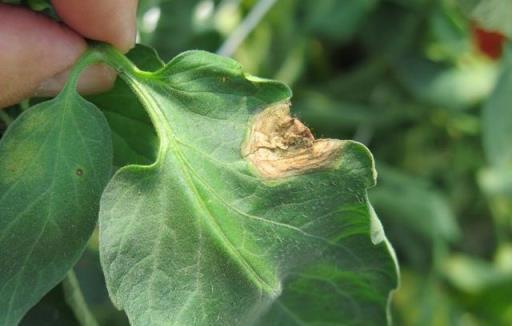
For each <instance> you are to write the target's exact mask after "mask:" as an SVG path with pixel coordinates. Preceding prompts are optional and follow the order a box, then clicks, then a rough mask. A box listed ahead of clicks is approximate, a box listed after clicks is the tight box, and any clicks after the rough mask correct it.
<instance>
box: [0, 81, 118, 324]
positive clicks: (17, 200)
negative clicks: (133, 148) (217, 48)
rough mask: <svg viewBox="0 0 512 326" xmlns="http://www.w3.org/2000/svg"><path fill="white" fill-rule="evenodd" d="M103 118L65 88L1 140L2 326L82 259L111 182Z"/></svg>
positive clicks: (15, 319)
mask: <svg viewBox="0 0 512 326" xmlns="http://www.w3.org/2000/svg"><path fill="white" fill-rule="evenodd" d="M111 152H112V149H111V140H110V132H109V129H108V125H107V123H106V120H105V118H104V117H103V116H102V114H101V113H100V112H99V110H98V109H97V108H96V107H94V106H93V105H92V104H91V103H89V102H87V101H85V100H84V99H83V98H81V97H80V96H79V95H78V94H77V93H76V91H75V90H74V89H71V87H67V88H66V90H65V91H63V92H62V93H61V94H60V95H59V96H58V97H56V98H55V99H53V100H50V101H47V102H43V103H40V104H38V105H36V106H34V107H33V108H31V109H30V110H28V111H26V112H25V113H24V114H22V115H21V116H20V117H19V118H18V119H17V120H16V121H15V122H14V123H13V125H12V126H11V127H10V128H9V130H8V131H7V133H6V134H5V135H4V137H3V138H2V140H1V141H0V248H1V249H0V261H1V263H2V265H1V270H0V325H15V324H17V323H18V322H19V321H20V319H21V318H22V317H23V315H24V314H25V313H26V312H27V311H28V309H29V308H30V307H32V306H33V305H34V304H36V303H37V302H38V301H39V300H40V299H41V298H42V297H43V295H44V294H45V293H46V292H48V291H49V290H50V289H51V288H53V287H54V286H55V285H57V283H58V282H60V281H61V280H62V279H63V278H64V277H65V275H66V272H67V271H68V270H69V269H70V268H71V267H72V266H73V265H74V264H75V263H76V261H77V260H78V259H79V257H80V255H81V253H82V251H83V249H84V248H85V245H86V243H87V240H88V239H89V237H90V235H91V233H92V231H93V229H94V226H95V224H96V218H97V213H98V209H99V199H100V195H101V192H102V190H103V187H104V186H105V185H106V184H107V182H108V180H109V178H110V171H111V164H112V163H111V161H112V153H111Z"/></svg>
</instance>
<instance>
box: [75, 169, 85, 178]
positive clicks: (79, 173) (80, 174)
mask: <svg viewBox="0 0 512 326" xmlns="http://www.w3.org/2000/svg"><path fill="white" fill-rule="evenodd" d="M75 174H76V175H77V176H79V177H81V176H83V175H84V170H82V169H76V171H75Z"/></svg>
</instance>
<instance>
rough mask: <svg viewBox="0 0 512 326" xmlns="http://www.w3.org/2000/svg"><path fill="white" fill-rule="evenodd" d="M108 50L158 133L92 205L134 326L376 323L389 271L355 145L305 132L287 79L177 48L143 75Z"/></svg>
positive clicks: (366, 172)
mask: <svg viewBox="0 0 512 326" xmlns="http://www.w3.org/2000/svg"><path fill="white" fill-rule="evenodd" d="M105 51H107V53H108V54H107V55H106V57H107V61H109V62H110V63H111V64H112V65H114V66H115V67H116V68H117V69H118V70H119V71H122V75H121V76H122V77H123V78H124V79H125V80H126V81H127V83H128V84H129V85H130V87H131V88H132V89H133V90H134V92H135V93H136V94H137V96H138V97H139V99H140V101H141V102H142V103H143V105H144V107H145V108H146V110H147V111H148V113H149V115H150V117H151V119H152V122H153V124H154V126H155V128H156V130H157V133H158V136H159V139H160V147H159V152H158V156H157V159H156V161H155V162H154V163H153V164H151V165H147V166H141V165H130V166H126V167H124V168H122V169H120V170H119V171H118V172H117V173H116V175H115V176H114V178H113V180H112V181H111V182H110V184H109V185H108V186H107V189H106V190H105V192H104V194H103V197H102V202H101V210H100V253H101V259H102V265H103V269H104V273H105V277H106V281H107V287H108V290H109V293H110V295H111V298H112V300H113V302H114V303H115V304H116V305H117V306H118V307H119V308H122V309H124V310H125V311H126V313H127V315H128V317H129V319H130V321H131V323H132V324H133V325H249V324H256V323H259V324H261V325H269V324H274V325H297V324H301V325H302V324H308V325H309V324H316V325H319V324H330V325H348V324H361V325H383V324H385V323H386V318H387V314H386V307H387V305H388V299H389V293H390V291H391V290H392V289H394V288H395V287H396V285H397V270H396V263H395V260H394V258H393V254H392V253H391V249H390V246H389V244H388V242H387V241H386V240H385V236H384V234H383V231H382V228H381V226H380V222H379V221H378V219H377V218H376V216H375V215H374V213H373V210H372V208H371V206H370V204H369V202H368V200H367V195H366V189H367V188H368V187H371V186H373V185H374V183H375V171H374V166H373V160H372V157H371V155H370V153H369V152H368V150H367V149H366V148H365V147H364V146H363V145H361V144H359V143H355V142H351V141H338V140H318V141H313V139H312V136H311V134H310V132H309V130H308V129H307V128H306V127H304V126H303V125H302V124H301V123H300V122H299V121H298V120H296V119H292V118H290V117H289V116H288V115H287V110H288V105H287V101H288V100H289V98H290V96H291V94H290V91H289V89H288V88H287V87H286V86H285V85H283V84H281V83H278V82H273V81H268V80H261V79H258V78H255V77H252V76H248V75H246V74H244V73H243V72H242V70H241V67H240V66H239V65H238V64H237V63H236V62H235V61H233V60H231V59H227V58H223V57H219V56H215V55H213V54H209V53H206V52H200V51H192V52H186V53H184V54H182V55H179V56H178V57H176V58H174V59H173V60H172V61H171V62H170V63H169V64H168V65H166V67H165V68H164V69H161V70H159V71H157V72H155V73H149V72H143V71H140V70H138V69H137V68H134V67H133V66H132V65H131V63H129V62H126V60H125V59H124V58H123V57H122V56H120V55H118V54H116V53H114V52H113V51H112V50H105ZM284 131H288V132H284ZM267 141H270V143H266V142H267ZM265 144H266V145H265ZM265 146H267V147H268V146H270V148H272V150H270V149H265V148H264V147H265ZM277 147H279V148H280V149H279V148H277ZM269 151H270V152H269ZM301 153H302V155H303V156H301ZM313 153H316V154H313ZM266 155H270V156H272V155H277V157H274V158H275V160H272V159H270V158H269V161H265V157H266ZM297 157H299V158H300V157H302V159H303V160H301V159H297Z"/></svg>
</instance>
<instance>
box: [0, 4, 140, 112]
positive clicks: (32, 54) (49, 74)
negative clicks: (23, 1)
mask: <svg viewBox="0 0 512 326" xmlns="http://www.w3.org/2000/svg"><path fill="white" fill-rule="evenodd" d="M52 4H53V6H54V8H55V10H56V11H57V13H58V15H59V17H60V18H61V19H62V22H63V23H57V22H55V21H53V20H51V19H50V18H47V17H45V16H43V15H41V14H38V13H35V12H33V11H30V10H28V9H25V8H23V7H18V6H12V5H7V4H0V108H3V107H6V106H9V105H12V104H15V103H17V102H19V101H21V100H22V99H24V98H26V97H29V96H34V95H38V96H52V95H55V94H57V93H58V92H59V91H60V89H61V88H62V86H63V85H64V83H65V81H66V79H67V71H68V69H69V68H70V67H71V66H72V65H73V63H74V62H75V61H76V60H77V59H78V57H79V56H80V55H81V54H82V53H83V52H84V51H85V50H86V48H87V43H86V41H85V40H84V38H89V39H93V40H97V41H103V42H107V43H110V44H112V45H114V46H115V47H116V48H118V49H119V50H121V51H123V52H126V51H128V50H129V49H130V48H131V47H132V46H133V45H134V43H135V34H136V16H135V15H136V10H137V0H101V1H100V0H52ZM114 80H115V73H114V72H113V71H112V70H111V69H110V68H107V67H106V66H104V65H93V66H90V67H88V68H87V69H86V70H85V71H84V72H83V74H82V76H81V78H80V81H79V83H78V90H79V91H80V92H81V93H86V94H87V93H94V92H99V91H103V90H107V89H109V88H110V87H111V86H112V84H113V82H114Z"/></svg>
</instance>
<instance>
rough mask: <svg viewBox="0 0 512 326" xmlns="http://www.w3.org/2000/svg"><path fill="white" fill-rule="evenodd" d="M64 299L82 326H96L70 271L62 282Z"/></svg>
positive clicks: (96, 323) (73, 274)
mask: <svg viewBox="0 0 512 326" xmlns="http://www.w3.org/2000/svg"><path fill="white" fill-rule="evenodd" d="M62 286H63V288H64V299H65V300H66V303H67V304H68V306H69V307H70V308H71V310H72V311H73V313H74V315H75V317H76V319H77V320H78V321H79V322H80V325H82V326H98V325H99V324H98V322H97V321H96V319H95V318H94V315H93V314H92V313H91V311H90V310H89V307H88V306H87V303H86V302H85V299H84V296H83V294H82V290H81V289H80V284H79V283H78V280H77V278H76V275H75V272H74V271H73V270H72V269H71V270H70V271H69V272H68V275H67V276H66V278H65V279H64V281H62Z"/></svg>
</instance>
